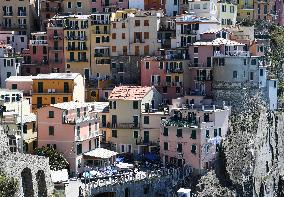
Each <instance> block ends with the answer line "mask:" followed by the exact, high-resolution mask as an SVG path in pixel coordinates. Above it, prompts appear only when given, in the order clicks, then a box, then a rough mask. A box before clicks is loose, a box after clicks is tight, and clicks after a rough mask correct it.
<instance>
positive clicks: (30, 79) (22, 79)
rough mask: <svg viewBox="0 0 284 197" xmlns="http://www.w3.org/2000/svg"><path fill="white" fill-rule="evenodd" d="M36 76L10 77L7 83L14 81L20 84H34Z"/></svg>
mask: <svg viewBox="0 0 284 197" xmlns="http://www.w3.org/2000/svg"><path fill="white" fill-rule="evenodd" d="M33 78H34V76H10V77H9V78H7V79H6V80H5V81H11V82H12V81H14V82H19V81H28V82H33Z"/></svg>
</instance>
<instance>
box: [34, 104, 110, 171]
mask: <svg viewBox="0 0 284 197" xmlns="http://www.w3.org/2000/svg"><path fill="white" fill-rule="evenodd" d="M107 105H108V103H99V102H96V103H80V102H73V101H72V102H65V103H58V104H54V105H51V106H48V107H43V108H41V109H39V110H38V111H37V118H38V119H37V120H38V131H39V132H38V147H43V146H44V147H53V148H54V149H57V150H58V151H59V152H61V153H63V155H64V157H65V158H66V160H67V161H68V162H69V167H70V173H71V174H78V173H81V172H82V171H83V170H84V165H85V160H84V157H83V155H84V154H85V153H87V152H89V151H92V150H94V149H96V148H98V147H100V140H99V119H98V117H99V116H98V113H99V112H101V111H102V110H103V109H104V108H105V107H106V106H107Z"/></svg>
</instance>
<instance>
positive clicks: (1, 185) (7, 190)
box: [0, 172, 18, 197]
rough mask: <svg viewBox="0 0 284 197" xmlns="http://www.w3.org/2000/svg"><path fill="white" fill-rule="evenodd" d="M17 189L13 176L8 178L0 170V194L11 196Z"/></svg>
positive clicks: (6, 196) (5, 196) (3, 196)
mask: <svg viewBox="0 0 284 197" xmlns="http://www.w3.org/2000/svg"><path fill="white" fill-rule="evenodd" d="M17 190H18V181H17V180H16V179H15V178H9V177H7V176H6V175H5V174H4V173H2V172H0V196H1V197H13V196H15V194H16V192H17Z"/></svg>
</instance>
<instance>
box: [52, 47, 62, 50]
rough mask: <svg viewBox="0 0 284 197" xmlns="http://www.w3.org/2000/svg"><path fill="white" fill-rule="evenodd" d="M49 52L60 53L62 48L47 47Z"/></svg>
mask: <svg viewBox="0 0 284 197" xmlns="http://www.w3.org/2000/svg"><path fill="white" fill-rule="evenodd" d="M48 49H49V50H53V51H62V49H63V47H48Z"/></svg>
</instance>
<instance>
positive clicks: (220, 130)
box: [219, 128, 222, 137]
mask: <svg viewBox="0 0 284 197" xmlns="http://www.w3.org/2000/svg"><path fill="white" fill-rule="evenodd" d="M219 136H220V137H221V136H222V129H221V128H219Z"/></svg>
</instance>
